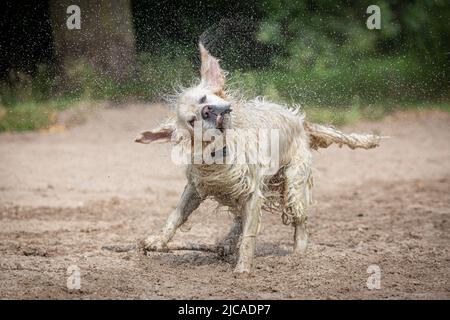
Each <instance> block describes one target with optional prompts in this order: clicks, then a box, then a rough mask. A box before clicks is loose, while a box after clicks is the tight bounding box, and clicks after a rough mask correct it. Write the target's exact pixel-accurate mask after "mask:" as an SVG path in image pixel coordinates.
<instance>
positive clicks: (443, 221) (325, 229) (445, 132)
mask: <svg viewBox="0 0 450 320" xmlns="http://www.w3.org/2000/svg"><path fill="white" fill-rule="evenodd" d="M164 114H165V109H164V108H163V107H161V106H130V107H127V108H104V109H101V110H99V111H97V112H95V113H92V114H90V115H89V116H88V117H87V122H86V123H84V124H82V125H79V126H76V127H73V128H71V129H68V130H64V131H62V132H58V130H56V132H38V133H36V132H35V133H25V134H2V135H0V297H1V298H32V299H33V298H68V299H78V298H83V299H84V298H138V299H139V298H146V299H160V298H165V299H166V298H168V299H172V298H188V299H190V298H213V299H214V298H243V299H247V298H252V299H254V298H255V299H259V298H264V299H304V298H313V299H328V298H331V299H350V298H358V299H382V298H389V299H399V298H407V299H416V298H417V299H431V298H439V299H449V298H450V254H449V245H450V232H449V231H450V197H449V191H450V115H449V114H448V113H443V112H437V111H427V112H420V113H397V114H394V115H391V116H388V117H387V118H385V119H384V120H382V121H381V122H371V123H368V122H364V123H358V124H356V125H353V126H352V127H348V128H345V129H346V130H357V131H369V130H376V131H379V132H381V133H382V134H383V135H389V136H392V138H391V139H389V140H386V141H384V143H383V145H382V147H381V148H378V149H376V150H371V151H351V150H348V149H339V148H334V147H333V148H330V149H328V150H323V151H321V152H318V153H317V152H316V153H315V183H316V188H315V201H316V204H315V205H314V206H313V207H312V208H311V210H310V219H309V228H310V235H311V237H310V245H309V248H308V252H307V254H306V255H305V256H303V257H299V256H293V255H291V250H292V235H293V230H292V229H291V227H286V226H284V225H283V224H282V223H281V219H280V217H279V216H276V215H271V214H269V213H266V214H265V215H264V216H263V226H262V229H261V233H260V236H259V238H258V248H257V258H256V270H255V272H254V274H253V275H252V276H250V277H247V278H239V277H238V278H236V277H235V276H234V275H233V273H232V270H233V265H232V263H230V262H227V261H222V260H220V259H219V258H218V257H217V256H216V255H215V254H213V253H203V252H190V251H179V252H172V253H151V254H150V255H149V256H143V255H141V254H139V253H137V252H126V253H115V252H110V251H106V250H102V249H101V247H102V246H103V245H105V244H128V243H134V242H135V241H136V240H138V239H140V238H142V237H144V236H145V235H147V234H150V233H156V232H158V231H159V230H160V229H161V228H162V226H163V224H164V221H165V219H166V217H167V215H168V213H169V212H170V211H171V210H172V209H173V208H174V207H175V204H176V202H177V199H178V196H179V194H180V193H181V191H182V189H183V186H184V182H185V178H184V176H183V168H181V167H176V166H175V165H174V164H173V163H172V162H171V160H170V148H169V146H167V145H139V144H135V143H133V142H132V141H133V138H134V137H135V135H136V133H137V132H138V131H140V130H141V129H146V128H149V127H152V126H153V125H154V124H155V123H157V122H158V121H159V120H160V119H161V118H162V117H163V115H164ZM230 222H231V219H230V217H229V216H228V214H227V213H226V212H223V211H219V212H218V211H217V210H215V205H214V204H213V203H205V204H204V205H202V206H201V207H200V209H198V210H197V211H196V212H195V213H194V214H193V216H192V218H191V225H192V228H191V229H190V230H189V231H187V232H184V233H183V232H179V233H178V234H177V236H176V237H175V239H174V241H182V240H189V241H190V242H198V243H208V244H212V243H214V241H215V240H216V239H217V238H219V237H221V236H223V235H224V233H225V232H226V230H227V228H228V226H229V224H230ZM71 265H76V266H78V267H79V268H80V272H81V290H79V291H71V290H68V289H67V286H66V283H67V277H68V275H67V274H66V272H67V268H68V267H69V266H71ZM370 265H377V266H378V267H379V268H380V270H381V288H380V289H379V290H369V289H368V288H367V285H366V283H367V279H368V277H369V276H370V274H369V273H367V269H368V267H369V266H370Z"/></svg>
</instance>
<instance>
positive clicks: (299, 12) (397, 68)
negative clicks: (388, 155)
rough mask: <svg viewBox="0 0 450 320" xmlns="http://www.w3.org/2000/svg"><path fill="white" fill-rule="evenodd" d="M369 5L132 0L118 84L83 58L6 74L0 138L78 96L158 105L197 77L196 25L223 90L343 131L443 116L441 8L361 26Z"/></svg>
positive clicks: (449, 6)
mask: <svg viewBox="0 0 450 320" xmlns="http://www.w3.org/2000/svg"><path fill="white" fill-rule="evenodd" d="M371 4H374V3H372V1H369V0H363V1H356V2H354V1H348V0H324V1H289V0H282V1H279V0H262V1H259V2H256V3H245V2H242V1H234V0H233V1H232V2H228V3H225V2H221V1H213V2H205V3H202V4H193V3H192V2H189V1H183V2H182V3H181V5H180V6H176V5H173V4H172V3H171V2H170V1H163V2H162V3H161V4H159V5H158V6H157V7H154V4H153V2H150V1H134V2H133V10H134V12H133V16H134V18H133V19H134V24H135V31H136V41H137V49H138V52H139V53H138V55H137V61H136V65H135V70H134V72H133V74H131V75H130V77H129V79H128V80H127V81H116V80H115V79H112V78H111V77H109V76H107V75H102V74H98V73H96V72H94V71H93V70H91V69H89V67H87V66H88V64H87V63H84V62H83V60H80V61H78V62H77V63H75V64H74V65H73V67H72V68H69V69H68V70H66V72H67V74H66V75H67V76H65V77H62V76H61V75H58V73H57V72H56V70H54V67H53V66H50V65H39V66H38V68H37V71H36V72H35V73H34V75H33V77H31V76H29V75H27V74H25V73H22V72H17V71H16V72H15V73H14V72H10V74H9V76H8V79H7V80H6V81H7V82H6V81H4V82H2V83H0V131H4V130H29V129H35V128H40V127H46V126H49V125H51V124H52V122H53V121H54V120H53V119H54V117H53V116H52V115H53V114H54V112H56V111H58V110H61V109H62V108H64V107H65V106H67V105H69V104H71V103H73V102H74V101H77V100H92V101H95V100H111V101H119V102H120V101H128V100H139V101H158V100H160V99H161V98H162V97H163V96H164V95H165V94H170V93H172V92H173V90H174V89H175V88H177V87H178V86H185V85H189V84H190V83H192V79H193V78H195V77H196V76H197V74H198V71H197V70H198V57H197V48H196V46H195V43H196V42H197V40H198V36H199V35H200V34H201V33H202V32H203V31H204V30H207V32H206V33H205V34H204V36H205V40H207V42H208V43H209V44H210V45H211V47H210V50H211V52H212V53H213V54H215V55H216V56H218V57H219V58H221V60H222V65H223V66H224V67H225V69H227V70H228V71H230V77H229V78H230V85H231V87H232V88H235V89H238V90H239V91H243V92H244V94H245V95H247V96H249V97H254V96H255V95H265V96H268V97H269V98H271V99H273V100H276V101H281V102H285V103H287V104H295V103H300V104H302V105H303V106H304V107H305V109H306V110H307V112H308V117H309V118H311V119H313V120H317V121H321V122H331V123H334V124H343V123H346V122H349V121H354V120H356V119H359V118H367V117H369V118H378V117H381V116H382V115H383V114H385V112H386V111H390V110H392V109H394V108H398V107H399V106H405V105H409V106H411V105H413V106H416V107H415V108H419V109H420V108H423V106H437V107H438V108H440V109H443V110H448V109H449V108H448V106H449V103H448V101H449V100H450V75H449V72H448V70H450V68H449V67H450V54H449V52H450V42H449V41H448V39H449V38H450V25H449V23H448V21H449V19H450V2H449V1H446V0H435V1H432V0H417V1H397V0H396V1H387V0H385V1H378V2H377V3H376V4H377V5H379V6H380V7H381V30H368V29H367V27H366V19H367V18H368V16H369V15H368V14H367V13H366V9H367V7H368V6H369V5H371ZM150 7H152V8H153V9H155V8H156V9H157V10H150V9H149V8H150ZM149 10H150V11H151V12H150V11H149ZM163 10H166V11H167V10H168V11H167V12H166V13H165V14H161V12H162V11H163ZM169 13H171V14H169ZM230 17H236V19H234V18H233V19H231V18H230ZM222 18H224V19H223V20H222ZM175 26H177V27H175ZM165 28H166V29H165ZM161 30H163V32H160V31H161ZM164 30H165V31H164Z"/></svg>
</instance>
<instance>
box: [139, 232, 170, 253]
mask: <svg viewBox="0 0 450 320" xmlns="http://www.w3.org/2000/svg"><path fill="white" fill-rule="evenodd" d="M140 247H141V249H142V250H143V251H144V252H146V251H160V252H167V251H169V248H168V247H167V242H166V241H163V239H161V237H159V236H149V237H148V238H146V239H144V240H142V241H141V242H140Z"/></svg>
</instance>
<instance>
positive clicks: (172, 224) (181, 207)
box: [141, 183, 202, 251]
mask: <svg viewBox="0 0 450 320" xmlns="http://www.w3.org/2000/svg"><path fill="white" fill-rule="evenodd" d="M201 202H202V199H201V197H200V196H199V194H198V192H197V190H196V189H195V187H194V186H193V185H192V184H191V183H188V184H187V185H186V187H185V188H184V192H183V194H182V196H181V199H180V200H179V201H178V204H177V207H176V208H175V210H174V211H173V212H172V213H171V214H170V216H169V218H168V219H167V222H166V226H165V227H164V230H163V232H162V234H161V235H158V236H150V237H148V238H147V239H145V240H143V241H142V243H141V247H143V249H144V250H153V251H168V250H169V248H168V246H167V243H168V242H169V241H170V240H172V238H173V236H174V235H175V232H176V231H177V229H178V228H179V227H180V226H181V225H182V224H183V223H185V222H186V220H187V219H188V217H189V215H190V214H191V213H192V212H193V211H194V210H195V209H197V208H198V206H199V205H200V203H201Z"/></svg>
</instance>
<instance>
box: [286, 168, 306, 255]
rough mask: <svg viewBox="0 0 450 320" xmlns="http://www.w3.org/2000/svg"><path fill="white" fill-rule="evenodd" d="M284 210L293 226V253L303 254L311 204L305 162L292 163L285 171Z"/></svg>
mask: <svg viewBox="0 0 450 320" xmlns="http://www.w3.org/2000/svg"><path fill="white" fill-rule="evenodd" d="M285 179H286V181H285V204H284V206H285V208H284V212H283V214H284V215H285V217H283V218H286V217H287V218H289V219H290V220H291V222H292V225H293V226H294V228H295V230H294V253H299V254H303V253H305V252H306V247H307V245H308V232H307V229H306V218H307V216H306V209H307V206H308V205H309V204H310V203H311V201H312V200H311V188H312V176H311V169H310V167H309V165H308V163H307V162H303V163H301V162H297V161H293V162H292V163H291V165H289V166H288V167H287V168H286V170H285Z"/></svg>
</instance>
